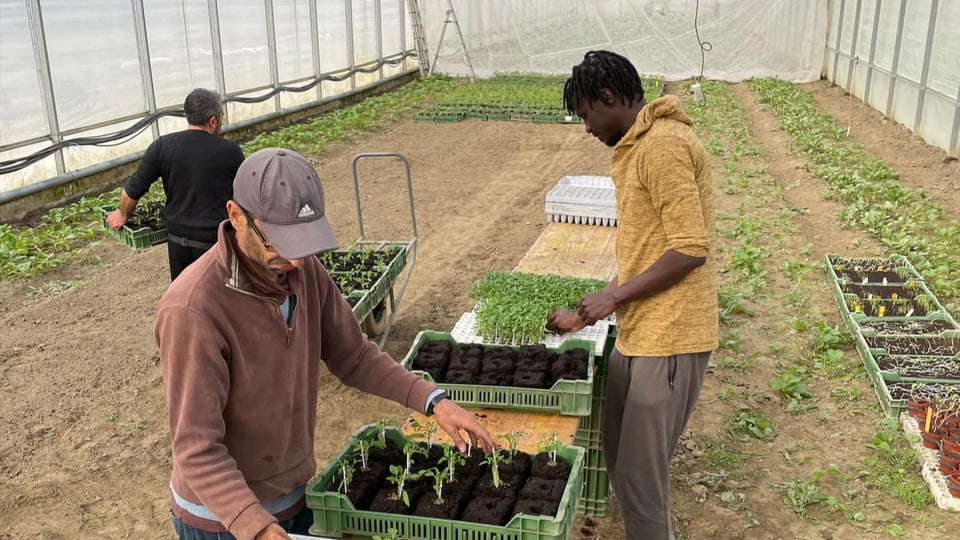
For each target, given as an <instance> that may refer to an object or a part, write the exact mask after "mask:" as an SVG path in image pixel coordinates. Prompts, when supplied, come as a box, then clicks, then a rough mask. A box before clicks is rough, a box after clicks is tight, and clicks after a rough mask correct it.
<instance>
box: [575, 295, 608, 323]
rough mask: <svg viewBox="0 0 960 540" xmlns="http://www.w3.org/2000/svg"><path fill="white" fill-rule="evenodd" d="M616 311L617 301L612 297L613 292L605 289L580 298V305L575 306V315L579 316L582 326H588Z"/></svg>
mask: <svg viewBox="0 0 960 540" xmlns="http://www.w3.org/2000/svg"><path fill="white" fill-rule="evenodd" d="M616 310H617V300H616V298H615V297H614V296H613V291H611V290H607V289H604V290H602V291H600V292H595V293H590V294H588V295H586V296H584V297H583V298H581V299H580V303H579V304H577V315H579V316H580V320H581V321H583V324H584V326H590V325H591V324H593V323H595V322H597V321H599V320H600V319H602V318H604V317H606V316H608V315H610V314H611V313H613V312H614V311H616Z"/></svg>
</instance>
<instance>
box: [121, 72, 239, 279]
mask: <svg viewBox="0 0 960 540" xmlns="http://www.w3.org/2000/svg"><path fill="white" fill-rule="evenodd" d="M183 110H184V112H185V113H186V116H187V122H188V123H189V124H190V125H189V127H188V128H187V129H186V130H184V131H179V132H177V133H170V134H167V135H164V136H162V137H160V138H159V139H157V140H155V141H153V143H152V144H151V145H150V146H149V147H147V151H146V152H145V153H144V155H143V159H142V160H141V162H140V168H139V169H137V172H135V173H134V174H133V176H131V177H130V178H128V179H127V182H126V184H125V186H124V189H123V193H122V194H121V195H120V207H119V208H118V209H117V210H115V211H113V212H111V213H110V214H108V215H107V223H108V224H109V225H110V226H111V227H113V228H114V229H119V228H120V227H122V226H123V225H124V224H125V223H126V222H127V220H128V219H129V218H130V215H131V214H132V213H133V211H134V209H135V208H136V207H137V202H138V201H139V200H140V197H143V195H144V194H146V193H147V191H148V190H149V189H150V185H151V184H153V183H154V182H155V181H156V180H157V178H162V179H163V192H164V193H165V194H166V196H167V202H166V207H165V213H166V220H167V255H168V258H169V261H170V280H171V281H173V280H174V279H176V278H177V276H178V275H180V272H182V271H183V269H184V268H186V267H187V266H188V265H189V264H190V263H192V262H193V261H195V260H197V258H199V257H200V255H203V253H204V252H206V251H207V249H209V248H210V247H211V246H212V245H213V244H214V243H216V241H217V227H218V226H219V225H220V222H221V221H223V220H225V219H227V211H226V204H227V201H229V200H230V199H232V198H233V178H234V176H236V173H237V168H239V167H240V163H242V162H243V151H241V150H240V147H239V146H238V145H237V144H236V143H234V142H232V141H228V140H227V139H224V138H223V137H220V128H221V122H222V121H223V104H222V103H221V101H220V96H219V95H218V94H217V93H216V92H212V91H210V90H205V89H202V88H197V89H196V90H194V91H192V92H190V94H189V95H187V98H186V100H184V102H183Z"/></svg>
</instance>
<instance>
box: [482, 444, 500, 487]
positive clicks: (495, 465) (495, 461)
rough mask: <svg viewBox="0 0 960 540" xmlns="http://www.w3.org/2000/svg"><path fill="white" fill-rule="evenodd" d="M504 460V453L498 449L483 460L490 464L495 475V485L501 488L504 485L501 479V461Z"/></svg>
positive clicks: (491, 471)
mask: <svg viewBox="0 0 960 540" xmlns="http://www.w3.org/2000/svg"><path fill="white" fill-rule="evenodd" d="M502 460H503V454H501V453H500V452H497V451H493V452H490V453H489V454H487V457H486V458H484V460H483V462H484V463H486V464H487V465H490V473H491V474H492V475H493V487H495V488H499V487H500V486H502V485H503V481H501V480H500V462H501V461H502Z"/></svg>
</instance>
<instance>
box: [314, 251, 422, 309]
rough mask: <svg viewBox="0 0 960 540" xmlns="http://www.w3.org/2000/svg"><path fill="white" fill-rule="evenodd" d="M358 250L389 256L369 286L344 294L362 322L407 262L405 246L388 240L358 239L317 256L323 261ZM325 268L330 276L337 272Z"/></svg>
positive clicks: (380, 300) (381, 300)
mask: <svg viewBox="0 0 960 540" xmlns="http://www.w3.org/2000/svg"><path fill="white" fill-rule="evenodd" d="M358 250H360V251H379V252H385V253H387V254H388V256H389V259H388V261H387V263H386V264H384V265H382V266H378V267H377V269H378V270H379V272H380V276H379V277H378V278H377V279H376V281H374V283H372V284H371V285H370V287H369V288H366V289H356V290H353V291H351V292H349V293H347V294H345V295H344V297H346V298H347V299H348V301H350V302H352V303H353V305H352V306H351V309H352V310H353V314H354V315H355V316H356V317H357V319H358V320H359V321H361V322H362V321H363V320H364V319H365V318H366V317H367V316H368V315H369V314H370V312H371V311H372V310H373V309H374V308H376V307H377V306H378V305H379V304H380V302H383V301H384V299H385V298H386V297H387V295H389V294H390V289H391V288H392V287H393V283H394V281H395V280H396V279H397V276H399V275H400V272H402V271H403V268H404V266H405V265H406V264H407V248H406V246H403V245H400V244H395V243H390V242H370V241H360V242H356V243H354V244H353V245H352V246H350V248H348V249H343V250H334V251H328V252H325V253H323V254H321V255H319V257H320V260H321V261H324V260H325V257H330V256H333V257H336V256H340V255H346V254H349V253H351V252H355V251H358ZM327 270H328V271H329V272H330V274H331V276H335V275H336V274H337V273H338V271H337V270H336V269H334V268H328V269H327Z"/></svg>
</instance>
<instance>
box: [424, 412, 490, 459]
mask: <svg viewBox="0 0 960 540" xmlns="http://www.w3.org/2000/svg"><path fill="white" fill-rule="evenodd" d="M433 415H434V417H435V418H436V421H437V425H438V426H440V429H442V430H443V431H445V432H447V435H450V439H452V440H453V444H454V445H456V447H457V450H460V451H461V452H466V451H467V443H466V441H464V440H463V436H462V435H461V434H460V430H463V431H466V432H467V433H468V434H469V436H470V444H471V446H473V448H482V449H483V451H484V453H487V454H489V453H490V452H492V451H493V450H494V448H496V444H495V443H494V442H493V437H492V436H491V435H490V433H489V432H488V431H487V430H486V428H484V427H483V426H482V425H480V422H478V421H477V417H476V416H474V415H473V413H471V412H469V411H466V410H464V409H463V408H462V407H460V406H459V405H457V404H456V403H454V402H453V401H450V400H449V399H444V400H442V401H440V403H437V406H436V407H434V409H433Z"/></svg>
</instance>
